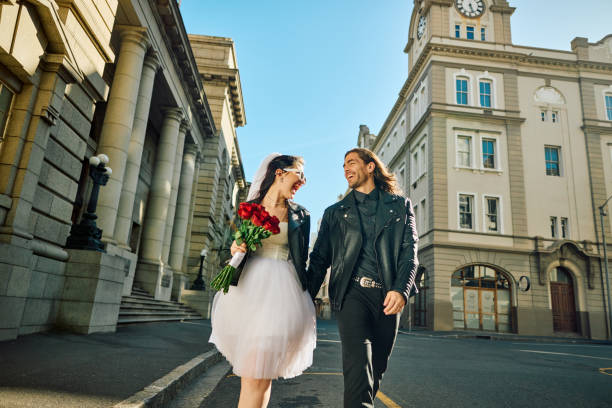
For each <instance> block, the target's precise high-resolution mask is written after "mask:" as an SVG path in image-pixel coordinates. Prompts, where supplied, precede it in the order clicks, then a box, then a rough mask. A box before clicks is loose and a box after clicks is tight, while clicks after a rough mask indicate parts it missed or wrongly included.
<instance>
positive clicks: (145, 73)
mask: <svg viewBox="0 0 612 408" xmlns="http://www.w3.org/2000/svg"><path fill="white" fill-rule="evenodd" d="M158 68H159V60H158V58H157V53H155V52H153V53H150V54H149V55H147V57H146V58H145V60H144V66H143V68H142V76H141V79H140V88H139V91H138V101H137V103H136V113H135V115H134V125H133V126H132V137H131V138H130V144H129V148H128V156H127V165H126V169H125V176H124V177H123V189H122V191H121V198H120V200H119V210H118V214H117V221H116V223H115V236H114V239H115V241H117V244H118V245H119V246H120V247H123V248H128V247H129V245H128V237H129V235H130V227H131V226H132V211H133V210H134V199H135V197H136V187H137V186H138V176H139V174H140V160H141V159H142V151H143V147H144V142H145V136H146V132H147V123H148V120H149V109H150V107H151V95H152V93H153V83H154V81H155V74H156V72H157V69H158Z"/></svg>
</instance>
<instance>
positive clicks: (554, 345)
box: [512, 343, 610, 349]
mask: <svg viewBox="0 0 612 408" xmlns="http://www.w3.org/2000/svg"><path fill="white" fill-rule="evenodd" d="M512 344H514V345H519V346H537V347H607V348H608V349H610V346H599V345H596V344H559V343H512Z"/></svg>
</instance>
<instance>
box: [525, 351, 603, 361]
mask: <svg viewBox="0 0 612 408" xmlns="http://www.w3.org/2000/svg"><path fill="white" fill-rule="evenodd" d="M519 351H522V352H524V353H538V354H554V355H558V356H570V357H583V358H593V359H596V360H610V361H612V358H607V357H595V356H585V355H584V354H571V353H555V352H554V351H539V350H519Z"/></svg>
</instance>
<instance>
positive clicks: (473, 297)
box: [451, 265, 512, 332]
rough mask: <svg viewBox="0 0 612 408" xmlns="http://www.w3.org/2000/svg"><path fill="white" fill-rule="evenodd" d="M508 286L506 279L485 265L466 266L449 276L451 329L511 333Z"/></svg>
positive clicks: (509, 292)
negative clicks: (451, 314)
mask: <svg viewBox="0 0 612 408" xmlns="http://www.w3.org/2000/svg"><path fill="white" fill-rule="evenodd" d="M511 287H512V286H511V285H510V281H509V280H508V278H506V277H505V276H504V275H503V274H502V273H501V272H499V271H497V270H496V269H494V268H492V267H490V266H486V265H470V266H466V267H464V268H462V269H459V270H458V271H456V272H455V273H453V276H452V278H451V301H452V304H453V326H454V327H455V328H457V329H475V330H487V331H500V332H509V331H511V330H512V308H511V305H510V299H511V290H510V288H511Z"/></svg>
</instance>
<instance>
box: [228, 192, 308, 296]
mask: <svg viewBox="0 0 612 408" xmlns="http://www.w3.org/2000/svg"><path fill="white" fill-rule="evenodd" d="M251 202H254V201H251ZM287 211H288V214H287V215H288V218H289V219H288V229H289V232H288V240H289V255H290V258H291V262H292V263H293V265H294V266H295V270H296V271H297V275H298V277H299V278H300V282H301V283H302V289H304V290H306V289H308V280H307V279H306V259H307V258H308V245H309V241H310V213H309V212H308V210H306V209H305V208H304V207H302V206H301V205H299V204H296V203H294V202H293V201H289V203H288V208H287ZM247 261H248V254H247V256H246V257H245V260H244V261H243V262H242V263H241V264H240V267H239V268H237V269H236V272H234V279H233V280H232V285H234V286H236V285H238V280H239V279H240V275H241V274H242V269H243V268H244V265H246V263H247Z"/></svg>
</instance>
